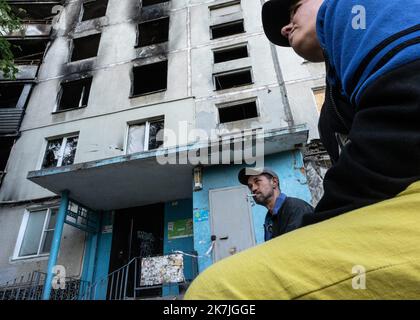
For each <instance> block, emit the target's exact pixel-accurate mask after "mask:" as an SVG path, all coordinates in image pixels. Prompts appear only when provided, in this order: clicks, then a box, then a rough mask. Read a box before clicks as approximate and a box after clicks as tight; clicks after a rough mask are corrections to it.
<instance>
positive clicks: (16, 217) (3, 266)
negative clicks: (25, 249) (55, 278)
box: [0, 202, 85, 284]
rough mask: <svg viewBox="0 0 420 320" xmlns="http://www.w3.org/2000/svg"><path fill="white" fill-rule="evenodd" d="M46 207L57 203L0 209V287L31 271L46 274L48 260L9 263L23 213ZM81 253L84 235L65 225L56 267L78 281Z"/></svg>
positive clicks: (45, 258)
mask: <svg viewBox="0 0 420 320" xmlns="http://www.w3.org/2000/svg"><path fill="white" fill-rule="evenodd" d="M46 204H48V205H53V204H57V202H53V203H44V204H38V205H30V206H29V205H26V206H24V205H20V206H2V207H0V226H1V232H0V243H1V248H0V284H2V283H4V282H6V281H10V280H13V279H14V278H16V277H20V276H22V275H26V274H28V273H30V272H32V271H34V270H38V271H42V272H46V269H47V264H48V256H45V257H42V258H27V259H25V258H22V259H17V260H13V259H12V258H13V252H14V250H15V246H16V242H17V237H18V233H19V229H20V227H21V224H22V219H23V216H24V214H25V210H32V209H33V210H36V209H37V208H38V209H39V208H43V207H44V205H46ZM84 249H85V233H84V232H82V231H80V230H78V229H76V228H73V227H71V226H69V225H64V229H63V236H62V238H61V247H60V252H59V255H58V261H57V264H58V265H63V266H64V267H65V268H66V275H67V276H69V277H79V276H80V275H81V272H82V265H83V255H84Z"/></svg>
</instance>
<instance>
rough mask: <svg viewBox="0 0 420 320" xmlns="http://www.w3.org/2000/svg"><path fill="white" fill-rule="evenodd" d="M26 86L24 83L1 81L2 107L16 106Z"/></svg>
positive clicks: (0, 98)
mask: <svg viewBox="0 0 420 320" xmlns="http://www.w3.org/2000/svg"><path fill="white" fill-rule="evenodd" d="M24 87H25V84H23V83H0V108H1V109H3V108H16V107H17V105H18V102H19V99H20V97H21V95H22V91H23V88H24Z"/></svg>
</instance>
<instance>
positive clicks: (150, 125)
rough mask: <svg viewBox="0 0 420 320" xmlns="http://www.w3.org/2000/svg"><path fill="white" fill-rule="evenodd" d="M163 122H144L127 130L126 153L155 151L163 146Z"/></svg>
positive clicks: (161, 120)
mask: <svg viewBox="0 0 420 320" xmlns="http://www.w3.org/2000/svg"><path fill="white" fill-rule="evenodd" d="M163 127H164V120H163V119H160V120H154V121H146V122H144V123H139V124H133V125H130V126H129V128H128V141H127V153H128V154H130V153H135V152H143V151H148V150H153V149H157V148H159V147H160V146H162V145H163Z"/></svg>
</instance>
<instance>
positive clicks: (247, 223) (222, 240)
mask: <svg viewBox="0 0 420 320" xmlns="http://www.w3.org/2000/svg"><path fill="white" fill-rule="evenodd" d="M247 194H248V189H247V188H246V187H233V188H223V189H214V190H210V192H209V198H210V214H211V226H212V234H213V235H214V236H216V243H215V247H214V253H213V254H214V261H218V260H220V259H223V258H226V257H229V256H231V255H233V254H235V253H237V252H240V251H243V250H245V249H247V248H249V247H252V246H254V245H255V234H254V226H253V222H252V212H251V205H250V202H249V201H248V197H247Z"/></svg>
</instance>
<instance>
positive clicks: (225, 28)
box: [210, 20, 245, 39]
mask: <svg viewBox="0 0 420 320" xmlns="http://www.w3.org/2000/svg"><path fill="white" fill-rule="evenodd" d="M210 29H211V38H212V39H218V38H222V37H227V36H231V35H234V34H238V33H243V32H245V29H244V21H243V20H238V21H233V22H228V23H222V24H218V25H215V26H211V27H210Z"/></svg>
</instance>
